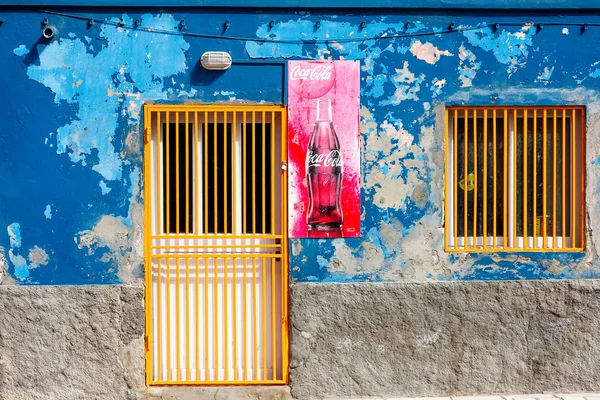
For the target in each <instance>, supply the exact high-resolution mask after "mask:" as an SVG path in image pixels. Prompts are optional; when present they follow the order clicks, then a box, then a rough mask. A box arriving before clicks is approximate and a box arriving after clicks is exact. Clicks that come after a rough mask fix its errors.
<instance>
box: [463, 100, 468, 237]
mask: <svg viewBox="0 0 600 400" xmlns="http://www.w3.org/2000/svg"><path fill="white" fill-rule="evenodd" d="M464 119H465V134H464V159H465V162H464V164H465V165H464V170H463V197H464V207H463V214H464V232H463V234H464V238H463V240H464V243H463V246H464V248H465V249H467V232H468V230H469V229H468V227H467V224H468V214H469V213H468V210H469V203H468V197H467V191H468V190H467V189H468V188H467V182H468V179H469V164H468V160H469V122H468V121H469V110H468V109H466V108H465V115H464Z"/></svg>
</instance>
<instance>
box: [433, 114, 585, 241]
mask: <svg viewBox="0 0 600 400" xmlns="http://www.w3.org/2000/svg"><path fill="white" fill-rule="evenodd" d="M445 136H446V141H445V143H446V147H445V165H446V169H445V199H446V200H445V225H444V233H445V234H444V247H445V249H446V251H449V252H465V251H467V252H484V251H491V252H499V251H517V250H518V251H521V250H522V251H582V250H583V249H584V247H585V218H584V216H585V109H584V107H449V108H447V109H446V135H445Z"/></svg>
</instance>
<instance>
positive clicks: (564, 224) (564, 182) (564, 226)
mask: <svg viewBox="0 0 600 400" xmlns="http://www.w3.org/2000/svg"><path fill="white" fill-rule="evenodd" d="M562 117H563V118H562V166H561V170H562V197H561V204H562V248H563V249H564V248H565V247H567V244H566V243H567V209H566V207H567V206H566V203H567V196H566V186H567V179H566V169H567V168H566V164H567V161H566V153H567V149H566V147H567V145H566V142H567V138H566V137H567V133H566V132H567V109H566V108H563V109H562Z"/></svg>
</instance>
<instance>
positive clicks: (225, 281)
mask: <svg viewBox="0 0 600 400" xmlns="http://www.w3.org/2000/svg"><path fill="white" fill-rule="evenodd" d="M225 138H227V135H225ZM226 142H227V141H226ZM228 264H229V257H227V256H224V257H223V336H224V338H223V353H224V357H223V364H224V367H225V371H224V372H225V373H224V374H223V375H224V377H223V378H224V379H225V380H229V351H228V350H229V338H228V332H227V322H228V321H227V319H228V318H229V315H228V314H229V310H228V309H227V285H228V284H229V278H228V276H227V274H228V272H229V271H228V268H227V265H228Z"/></svg>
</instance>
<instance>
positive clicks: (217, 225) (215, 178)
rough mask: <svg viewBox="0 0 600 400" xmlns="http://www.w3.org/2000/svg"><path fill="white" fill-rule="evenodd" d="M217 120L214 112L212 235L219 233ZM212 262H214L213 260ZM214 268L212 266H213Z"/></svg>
mask: <svg viewBox="0 0 600 400" xmlns="http://www.w3.org/2000/svg"><path fill="white" fill-rule="evenodd" d="M217 122H218V119H217V112H216V111H215V112H214V113H213V139H214V143H213V151H214V157H215V163H214V167H213V170H214V171H213V172H214V173H213V179H214V182H215V183H214V187H213V188H214V193H213V196H214V199H215V202H214V204H215V208H214V212H215V218H214V224H215V229H214V233H215V234H217V233H219V211H218V210H219V181H218V178H217V171H218V169H219V154H218V153H217V143H218V141H219V137H218V134H217V125H218V123H217ZM213 261H215V260H214V259H213ZM213 266H214V264H213Z"/></svg>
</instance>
